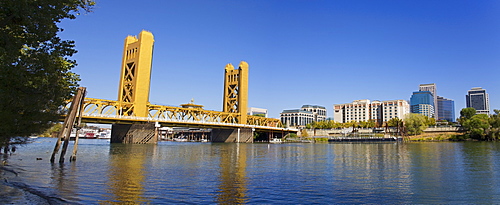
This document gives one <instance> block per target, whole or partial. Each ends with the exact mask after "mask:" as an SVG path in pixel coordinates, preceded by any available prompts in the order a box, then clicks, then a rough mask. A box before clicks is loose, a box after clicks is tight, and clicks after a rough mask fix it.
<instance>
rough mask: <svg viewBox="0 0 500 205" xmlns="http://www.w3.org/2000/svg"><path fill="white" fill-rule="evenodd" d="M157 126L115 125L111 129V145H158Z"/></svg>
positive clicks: (151, 124)
mask: <svg viewBox="0 0 500 205" xmlns="http://www.w3.org/2000/svg"><path fill="white" fill-rule="evenodd" d="M157 142H158V137H156V132H155V124H154V123H147V124H131V125H127V124H114V125H113V126H112V127H111V143H123V144H156V143H157Z"/></svg>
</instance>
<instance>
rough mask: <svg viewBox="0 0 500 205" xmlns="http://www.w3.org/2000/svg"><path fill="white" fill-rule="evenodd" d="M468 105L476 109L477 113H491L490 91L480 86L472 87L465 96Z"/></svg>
mask: <svg viewBox="0 0 500 205" xmlns="http://www.w3.org/2000/svg"><path fill="white" fill-rule="evenodd" d="M465 99H466V103H467V107H473V108H474V109H476V113H477V114H488V115H489V114H490V101H489V99H488V93H486V90H485V89H482V88H480V87H476V88H472V89H470V90H469V91H468V92H467V95H466V96H465Z"/></svg>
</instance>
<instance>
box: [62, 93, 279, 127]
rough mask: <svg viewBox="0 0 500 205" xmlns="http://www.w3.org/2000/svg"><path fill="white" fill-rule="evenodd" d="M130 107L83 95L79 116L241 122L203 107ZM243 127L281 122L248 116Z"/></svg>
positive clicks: (236, 116) (213, 122)
mask: <svg viewBox="0 0 500 205" xmlns="http://www.w3.org/2000/svg"><path fill="white" fill-rule="evenodd" d="M70 105H71V102H68V103H67V105H66V106H65V109H67V108H69V106H70ZM133 106H134V105H133V103H125V102H118V101H114V100H103V99H95V98H85V100H84V108H83V113H82V115H83V116H88V117H93V118H100V119H129V120H138V121H158V122H173V123H175V122H178V123H196V124H200V123H203V124H214V125H226V126H230V125H241V126H243V124H241V123H239V122H238V118H239V114H237V113H226V112H220V111H212V110H204V109H201V108H183V107H174V106H166V105H153V104H149V105H148V111H149V114H148V117H137V116H135V115H134V113H133V112H132V110H133ZM244 126H253V127H256V126H258V127H260V128H265V127H267V128H282V127H283V124H282V123H281V121H280V120H279V119H272V118H265V117H258V116H248V117H247V123H246V124H244Z"/></svg>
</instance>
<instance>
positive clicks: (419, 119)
mask: <svg viewBox="0 0 500 205" xmlns="http://www.w3.org/2000/svg"><path fill="white" fill-rule="evenodd" d="M427 121H428V120H427V117H426V116H424V115H421V114H416V113H409V114H407V115H406V116H405V119H404V123H405V126H406V130H407V131H408V134H410V135H418V134H421V133H422V132H423V131H424V130H425V128H427Z"/></svg>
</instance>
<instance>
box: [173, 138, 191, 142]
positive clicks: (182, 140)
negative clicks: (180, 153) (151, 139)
mask: <svg viewBox="0 0 500 205" xmlns="http://www.w3.org/2000/svg"><path fill="white" fill-rule="evenodd" d="M174 141H176V142H187V141H188V140H187V139H186V138H174Z"/></svg>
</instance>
